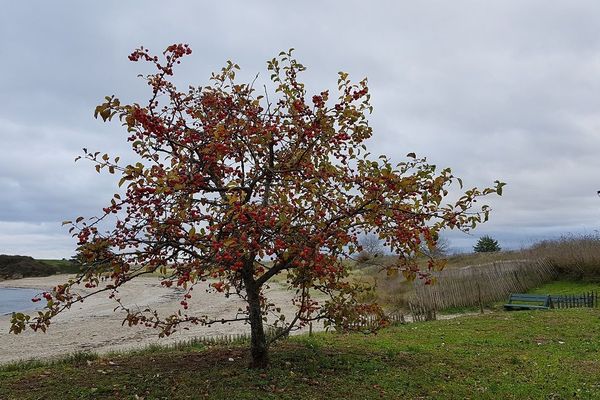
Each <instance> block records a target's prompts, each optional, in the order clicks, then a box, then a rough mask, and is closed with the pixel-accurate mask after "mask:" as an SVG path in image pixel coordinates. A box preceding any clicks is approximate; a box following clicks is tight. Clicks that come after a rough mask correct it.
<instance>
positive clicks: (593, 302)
mask: <svg viewBox="0 0 600 400" xmlns="http://www.w3.org/2000/svg"><path fill="white" fill-rule="evenodd" d="M550 297H551V299H552V306H553V307H554V308H577V307H590V308H594V307H598V292H596V291H594V292H586V293H581V294H572V295H562V296H550Z"/></svg>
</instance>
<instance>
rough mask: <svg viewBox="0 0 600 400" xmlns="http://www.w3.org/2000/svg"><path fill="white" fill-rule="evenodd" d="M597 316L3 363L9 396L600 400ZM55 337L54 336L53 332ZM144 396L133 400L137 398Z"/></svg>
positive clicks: (544, 316) (566, 313) (489, 319)
mask: <svg viewBox="0 0 600 400" xmlns="http://www.w3.org/2000/svg"><path fill="white" fill-rule="evenodd" d="M599 317H600V311H599V310H594V309H568V310H551V311H537V312H534V311H532V312H528V311H523V312H511V313H508V312H497V313H493V314H487V315H483V316H469V317H466V316H465V317H460V318H456V319H453V320H446V321H432V322H425V323H419V324H409V325H403V326H398V327H391V328H388V329H385V330H383V331H381V332H380V333H379V334H377V335H374V336H364V335H359V334H354V335H338V334H327V333H322V334H318V335H315V336H313V337H308V336H302V337H295V338H292V339H289V340H287V341H284V342H281V343H280V344H279V345H277V346H276V347H275V348H274V349H273V351H272V366H271V367H270V368H269V369H268V370H265V371H256V370H248V369H246V368H245V365H246V363H247V352H246V350H245V348H244V347H235V346H230V347H213V348H209V347H205V346H202V345H196V346H184V347H182V348H179V349H156V348H154V349H149V350H146V351H144V352H138V353H131V354H124V355H112V356H108V357H102V358H99V357H97V356H82V355H80V356H77V357H73V358H71V359H69V360H65V361H62V362H57V363H54V364H40V363H31V364H27V363H21V364H13V365H8V366H4V367H0V398H2V399H38V398H47V399H53V398H62V399H79V398H82V399H113V398H117V399H118V398H123V399H134V398H145V399H185V398H200V399H203V398H208V399H329V400H332V399H346V398H348V399H381V398H383V399H396V398H413V399H469V398H470V399H566V398H586V399H594V398H600V341H599V339H598V338H599V337H600V336H599V334H600V324H598V318H599ZM49 339H50V336H49ZM136 396H137V397H136Z"/></svg>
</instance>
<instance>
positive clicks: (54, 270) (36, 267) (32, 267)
mask: <svg viewBox="0 0 600 400" xmlns="http://www.w3.org/2000/svg"><path fill="white" fill-rule="evenodd" d="M77 272H79V266H78V265H77V264H76V263H73V262H71V261H69V260H36V259H34V258H33V257H28V256H18V255H6V254H0V280H5V279H20V278H27V277H32V276H49V275H54V274H74V273H77Z"/></svg>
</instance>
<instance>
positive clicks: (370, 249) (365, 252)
mask: <svg viewBox="0 0 600 400" xmlns="http://www.w3.org/2000/svg"><path fill="white" fill-rule="evenodd" d="M358 244H359V248H358V250H359V253H358V256H357V257H356V261H357V262H358V263H359V264H361V263H365V262H368V261H370V260H372V259H374V258H376V257H380V256H382V255H383V248H382V246H381V240H380V239H379V237H378V236H377V235H373V234H370V235H366V236H364V237H362V238H361V239H360V240H359V242H358Z"/></svg>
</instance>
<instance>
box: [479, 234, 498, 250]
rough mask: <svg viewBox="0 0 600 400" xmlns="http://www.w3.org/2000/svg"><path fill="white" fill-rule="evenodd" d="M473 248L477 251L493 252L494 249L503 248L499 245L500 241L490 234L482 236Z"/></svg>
mask: <svg viewBox="0 0 600 400" xmlns="http://www.w3.org/2000/svg"><path fill="white" fill-rule="evenodd" d="M473 250H474V251H475V252H476V253H491V252H494V251H500V250H502V249H501V248H500V246H499V245H498V241H497V240H494V239H492V238H491V237H490V236H487V235H486V236H482V237H480V238H479V240H478V241H477V244H475V246H473Z"/></svg>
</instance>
